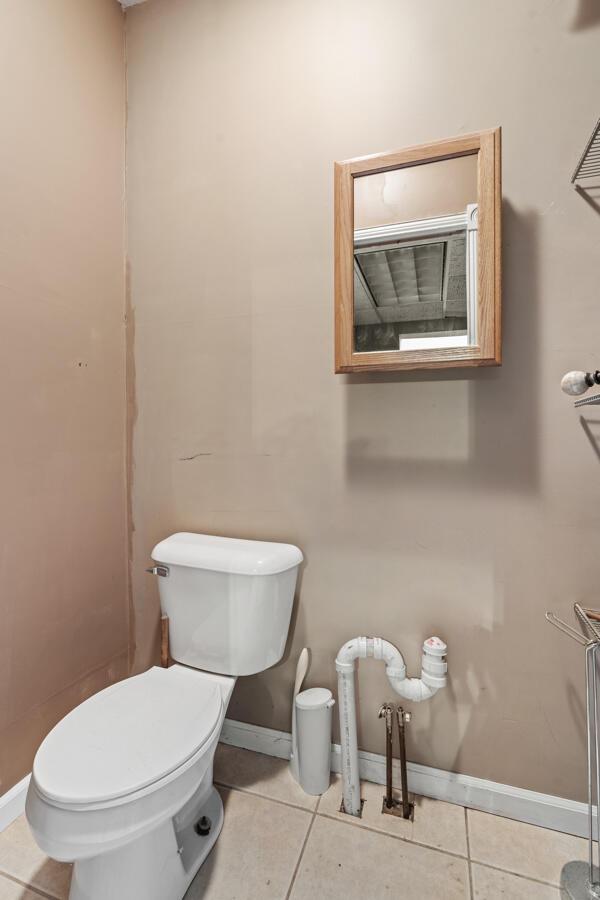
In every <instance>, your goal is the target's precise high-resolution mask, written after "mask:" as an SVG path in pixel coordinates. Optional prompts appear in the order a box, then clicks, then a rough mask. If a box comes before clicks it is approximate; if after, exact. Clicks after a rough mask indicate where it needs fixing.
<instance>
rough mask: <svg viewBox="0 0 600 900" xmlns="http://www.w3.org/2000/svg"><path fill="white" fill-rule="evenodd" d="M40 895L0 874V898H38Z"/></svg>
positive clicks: (2, 899)
mask: <svg viewBox="0 0 600 900" xmlns="http://www.w3.org/2000/svg"><path fill="white" fill-rule="evenodd" d="M41 896H42V895H41V894H34V892H33V891H30V890H28V888H24V887H21V885H20V884H17V883H16V882H15V881H11V880H10V879H9V878H4V876H2V875H0V900H40V898H41Z"/></svg>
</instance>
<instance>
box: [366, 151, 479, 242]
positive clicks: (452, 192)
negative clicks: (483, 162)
mask: <svg viewBox="0 0 600 900" xmlns="http://www.w3.org/2000/svg"><path fill="white" fill-rule="evenodd" d="M477 159H478V157H477V155H476V154H471V155H469V156H457V157H456V159H443V160H439V161H438V162H433V163H427V164H426V165H421V166H408V167H406V168H402V169H394V170H392V171H391V172H378V173H376V174H375V175H363V176H362V177H361V178H355V179H354V227H355V228H374V227H376V226H377V225H395V224H396V223H398V222H412V221H414V220H415V219H429V218H431V217H433V216H450V215H457V214H459V213H464V212H465V209H466V207H467V204H468V203H477Z"/></svg>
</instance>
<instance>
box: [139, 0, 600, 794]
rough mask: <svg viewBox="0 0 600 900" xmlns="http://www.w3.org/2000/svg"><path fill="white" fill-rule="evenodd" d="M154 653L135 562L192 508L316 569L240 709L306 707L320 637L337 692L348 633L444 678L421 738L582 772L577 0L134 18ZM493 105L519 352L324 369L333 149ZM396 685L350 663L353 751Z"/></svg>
mask: <svg viewBox="0 0 600 900" xmlns="http://www.w3.org/2000/svg"><path fill="white" fill-rule="evenodd" d="M126 19H127V54H128V61H129V74H128V84H129V94H128V102H129V129H128V192H129V193H128V217H129V264H130V283H131V305H132V314H133V316H134V319H135V333H134V330H133V322H131V323H130V324H131V330H130V340H131V343H132V345H133V351H134V358H135V397H136V410H135V422H134V425H133V498H132V508H133V517H134V532H133V549H134V556H133V568H132V572H133V587H134V606H135V640H136V645H137V646H136V656H135V665H136V668H137V669H138V670H140V669H144V668H145V667H146V666H148V665H149V664H150V663H152V662H153V661H154V660H155V659H156V658H157V636H158V611H159V606H158V595H157V588H156V584H155V579H152V577H151V576H148V575H146V574H145V573H144V568H145V566H146V565H148V561H149V553H150V551H151V549H152V547H153V545H154V544H155V542H156V541H158V540H159V539H161V538H163V537H165V536H166V535H167V534H169V533H170V532H173V531H176V530H182V529H188V530H192V531H194V530H195V531H205V532H212V533H216V534H226V535H240V536H243V537H250V538H252V537H253V538H266V539H273V540H282V541H291V542H294V543H297V544H298V545H299V546H300V547H302V549H303V551H304V553H305V556H306V563H305V566H304V568H303V572H302V578H301V582H300V586H299V591H298V603H297V608H296V612H295V616H294V621H293V627H292V631H291V638H290V644H289V647H288V651H287V654H286V656H285V659H284V661H283V662H282V663H281V664H279V665H278V666H276V667H274V668H273V669H271V670H269V671H267V672H265V673H264V674H261V675H259V676H256V677H252V678H244V679H240V681H239V683H238V684H237V686H236V689H235V693H234V697H233V700H232V703H231V706H230V710H229V715H230V716H231V717H232V718H235V719H239V720H243V721H247V722H253V723H257V724H260V725H265V726H272V727H274V728H280V729H283V730H289V725H290V722H289V716H290V695H291V690H292V681H293V674H294V667H295V663H296V659H297V657H298V653H299V651H300V649H301V648H302V647H303V646H305V645H307V646H309V647H310V648H311V652H312V667H311V670H310V675H309V678H308V682H307V683H308V684H309V685H319V684H322V685H326V686H329V687H332V686H334V683H335V674H334V657H335V654H336V651H337V649H338V647H339V646H340V645H341V644H342V643H343V642H344V641H345V640H347V639H348V638H350V637H352V636H354V635H357V634H361V633H367V634H379V635H381V636H383V637H385V638H387V639H388V640H391V641H393V642H395V643H396V644H397V645H398V646H399V647H400V648H401V649H402V651H403V652H404V653H405V655H406V659H407V663H408V665H409V667H410V669H411V670H412V671H413V672H415V671H416V670H417V669H418V664H419V659H420V645H421V642H422V640H423V639H424V638H426V637H427V636H428V635H430V634H431V633H438V634H440V635H441V636H442V637H444V638H445V640H446V641H447V642H448V646H449V666H450V683H449V686H448V687H447V688H446V689H445V690H444V692H442V693H441V694H440V695H438V696H437V697H435V698H434V700H433V701H431V702H430V703H427V704H424V705H422V706H419V707H415V709H414V718H413V722H412V724H411V726H410V729H409V756H410V758H411V759H412V760H414V761H417V762H422V763H426V764H430V765H434V766H438V767H440V768H442V769H450V770H455V771H460V772H463V773H467V774H470V775H474V776H479V777H483V778H488V779H491V780H494V781H497V782H506V783H509V784H514V785H517V786H520V787H525V788H531V789H534V790H539V791H544V792H548V793H553V794H559V795H563V796H566V797H570V798H574V799H582V798H583V795H584V771H585V762H584V737H583V734H584V701H583V657H582V653H581V648H580V647H579V646H578V645H576V644H575V643H573V642H571V641H569V640H568V639H567V638H565V637H563V636H562V635H561V634H559V633H558V632H557V631H555V630H554V629H552V628H551V627H550V626H549V625H548V624H547V623H546V622H545V621H544V612H545V610H546V609H548V608H549V609H553V610H555V611H556V612H557V613H558V614H560V615H562V616H563V617H566V618H569V617H570V614H571V613H570V609H571V604H572V602H573V601H574V600H584V601H587V602H590V603H591V602H596V598H597V595H598V584H599V578H600V569H599V563H598V554H597V552H596V549H595V548H596V547H597V545H598V541H599V540H600V512H599V511H600V481H599V474H600V471H599V468H598V466H599V462H598V458H599V451H598V448H597V446H596V438H597V437H598V436H600V430H599V425H598V419H599V417H598V415H596V414H595V413H594V412H593V410H588V411H587V412H586V414H585V416H584V417H583V419H582V420H580V417H579V415H578V414H577V413H576V412H575V411H574V409H573V407H572V403H571V402H570V401H569V400H568V399H567V398H566V397H565V396H564V395H562V394H561V392H560V389H559V382H560V377H561V375H562V374H563V373H564V372H565V371H566V370H568V369H571V368H579V367H582V366H592V367H596V366H597V365H598V352H599V349H598V334H599V333H600V304H598V299H597V297H598V284H599V283H600V257H599V256H598V240H599V238H600V218H599V216H598V212H597V210H595V209H593V208H592V206H590V205H589V204H588V203H586V202H585V199H584V198H582V197H581V196H579V195H578V194H577V193H575V191H574V190H573V188H572V187H571V185H570V183H569V178H570V174H571V171H572V168H573V166H574V164H575V162H576V160H577V158H578V156H579V154H580V152H581V150H582V147H583V144H584V142H585V140H586V139H587V137H588V135H589V132H590V130H591V128H592V127H593V125H594V123H595V121H596V119H597V115H598V97H597V83H598V77H599V76H600V61H599V60H600V57H599V55H598V40H599V37H600V34H599V30H598V25H599V16H598V15H597V14H595V13H594V11H593V10H592V4H590V3H587V2H583V0H565V2H564V3H560V4H557V3H556V2H553V0H508V2H505V3H502V4H498V3H497V2H494V0H482V2H479V3H472V2H467V0H454V2H452V3H447V2H445V0H432V2H430V3H427V4H415V3H409V2H408V0H374V2H373V3H370V4H366V5H365V4H364V3H358V2H356V0H345V2H343V3H342V2H332V3H319V2H306V0H289V2H286V3H275V2H273V0H253V2H252V3H248V2H246V0H218V2H216V0H153V2H151V3H148V4H144V5H142V6H139V7H135V8H133V9H132V10H130V11H128V13H127V15H126ZM496 125H501V126H502V127H503V157H504V166H503V172H504V208H503V229H504V246H503V253H504V325H505V340H504V365H503V367H502V368H498V369H488V370H485V371H460V372H448V373H444V372H437V373H429V374H425V373H423V374H420V373H414V374H411V375H405V374H402V375H400V374H399V375H397V376H394V375H385V376H369V377H367V376H355V377H343V376H336V375H334V374H333V332H332V328H333V290H332V282H333V246H332V236H333V205H332V194H333V192H332V187H333V161H334V160H336V159H340V160H341V159H347V158H350V157H353V156H359V155H363V154H368V153H377V152H380V151H383V150H390V149H396V148H401V147H404V146H409V145H413V144H418V143H422V142H428V141H431V140H436V139H441V138H444V137H450V136H453V135H456V134H460V133H465V132H471V131H477V130H479V129H484V128H489V127H493V126H496ZM386 699H391V698H390V689H389V686H388V684H387V681H386V679H385V674H384V671H383V668H382V667H381V665H380V664H379V665H378V664H377V663H375V662H373V661H369V662H365V663H364V664H362V665H361V666H360V730H361V737H360V744H361V747H363V748H364V749H366V750H371V751H377V752H381V751H382V750H383V726H382V724H381V722H380V721H379V720H378V718H377V711H378V708H379V704H380V702H381V701H382V700H386Z"/></svg>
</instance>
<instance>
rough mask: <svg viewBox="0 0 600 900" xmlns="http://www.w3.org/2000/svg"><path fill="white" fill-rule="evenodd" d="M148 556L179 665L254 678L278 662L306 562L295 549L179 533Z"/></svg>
mask: <svg viewBox="0 0 600 900" xmlns="http://www.w3.org/2000/svg"><path fill="white" fill-rule="evenodd" d="M152 559H153V560H154V561H155V562H156V563H157V564H158V566H157V570H158V571H156V570H155V571H156V574H157V575H158V576H159V578H158V587H159V592H160V606H161V610H162V613H163V615H165V616H168V617H169V652H170V655H171V657H172V658H173V659H174V660H175V661H176V662H179V663H183V665H186V666H192V667H193V668H195V669H203V670H205V671H208V672H218V673H220V674H223V675H252V674H254V673H255V672H262V671H263V670H264V669H268V668H269V666H273V665H275V663H276V662H278V661H279V660H280V659H281V657H282V655H283V651H284V648H285V642H286V639H287V634H288V629H289V625H290V617H291V614H292V606H293V603H294V591H295V588H296V579H297V577H298V568H299V566H300V563H301V562H302V559H303V557H302V552H301V551H300V550H299V549H298V547H294V546H293V545H292V544H278V543H268V542H265V541H245V540H239V539H237V538H225V537H215V536H213V535H208V534H190V533H187V532H182V533H179V534H173V535H171V537H168V538H166V539H165V540H164V541H161V542H160V543H159V544H157V545H156V547H155V548H154V550H153V551H152ZM163 567H164V569H163Z"/></svg>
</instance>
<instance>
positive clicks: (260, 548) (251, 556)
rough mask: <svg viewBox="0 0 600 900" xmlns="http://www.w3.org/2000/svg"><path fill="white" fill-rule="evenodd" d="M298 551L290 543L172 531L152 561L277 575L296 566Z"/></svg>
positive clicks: (229, 571)
mask: <svg viewBox="0 0 600 900" xmlns="http://www.w3.org/2000/svg"><path fill="white" fill-rule="evenodd" d="M303 558H304V557H303V556H302V551H301V550H299V548H298V547H295V546H294V545H293V544H278V543H274V542H272V541H245V540H242V539H241V538H228V537H216V536H215V535H211V534H191V533H189V532H185V531H182V532H179V533H178V534H172V535H171V536H170V537H168V538H165V540H164V541H161V542H160V543H159V544H157V545H156V547H155V548H154V550H153V551H152V559H153V560H154V561H155V562H158V563H163V564H164V565H167V566H169V565H171V566H190V567H191V568H194V569H207V570H210V571H212V572H226V573H228V574H230V575H277V574H279V573H280V572H285V571H287V569H292V568H294V567H295V566H298V565H300V563H301V562H302V560H303Z"/></svg>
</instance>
